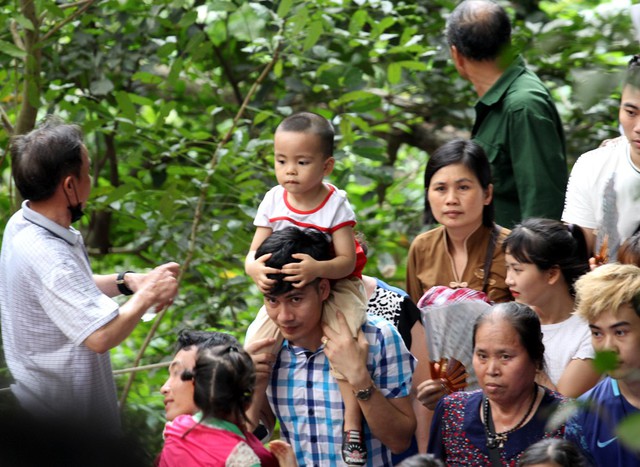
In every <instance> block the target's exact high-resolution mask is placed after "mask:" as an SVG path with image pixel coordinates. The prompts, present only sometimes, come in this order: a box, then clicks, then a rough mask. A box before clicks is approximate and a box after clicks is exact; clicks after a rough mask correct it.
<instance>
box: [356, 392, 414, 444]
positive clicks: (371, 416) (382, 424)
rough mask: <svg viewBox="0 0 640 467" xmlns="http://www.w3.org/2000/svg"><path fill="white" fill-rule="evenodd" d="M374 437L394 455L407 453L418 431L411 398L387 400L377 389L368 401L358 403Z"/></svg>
mask: <svg viewBox="0 0 640 467" xmlns="http://www.w3.org/2000/svg"><path fill="white" fill-rule="evenodd" d="M358 402H359V404H360V409H361V410H362V414H363V415H364V418H365V420H366V421H367V425H369V429H370V430H371V433H372V434H373V436H374V437H375V438H377V439H379V440H380V442H381V443H382V444H384V445H385V446H387V447H388V448H389V449H391V451H392V452H393V453H396V454H398V453H401V452H403V451H405V450H406V449H407V448H408V447H409V445H410V444H411V437H412V436H413V434H414V433H415V431H416V418H415V415H414V413H413V407H412V405H411V399H410V397H409V396H407V397H401V398H397V399H387V398H386V397H384V395H383V394H382V393H381V392H380V390H378V389H375V390H374V391H373V393H372V394H371V398H370V399H369V400H367V401H358Z"/></svg>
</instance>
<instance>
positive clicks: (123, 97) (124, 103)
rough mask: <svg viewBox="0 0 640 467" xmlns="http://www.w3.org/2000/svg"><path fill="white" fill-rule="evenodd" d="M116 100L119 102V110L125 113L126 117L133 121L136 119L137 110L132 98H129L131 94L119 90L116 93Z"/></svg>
mask: <svg viewBox="0 0 640 467" xmlns="http://www.w3.org/2000/svg"><path fill="white" fill-rule="evenodd" d="M115 97H116V102H117V103H118V110H119V111H120V112H121V113H122V115H124V116H125V117H126V118H128V119H129V120H131V121H132V122H135V121H136V115H137V113H138V112H137V111H136V108H135V106H134V105H133V103H132V102H131V99H129V94H127V93H126V92H124V91H117V92H116V93H115Z"/></svg>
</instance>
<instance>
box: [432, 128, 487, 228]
mask: <svg viewBox="0 0 640 467" xmlns="http://www.w3.org/2000/svg"><path fill="white" fill-rule="evenodd" d="M452 164H462V165H464V166H465V167H466V168H468V169H469V170H471V172H473V173H474V175H475V176H476V178H477V179H478V181H479V182H480V186H481V187H482V189H483V190H487V189H489V185H490V184H491V166H490V165H489V159H487V155H486V154H485V152H484V149H482V146H480V145H479V144H478V143H476V142H475V141H471V140H466V139H454V140H453V141H449V142H448V143H446V144H443V145H442V146H440V147H439V148H438V149H437V150H436V151H435V152H434V153H433V154H431V156H430V157H429V162H427V167H426V168H425V171H424V193H425V197H424V223H425V224H434V223H436V219H435V217H434V216H433V212H432V211H431V206H430V205H429V185H430V184H431V179H432V178H433V176H434V175H435V173H436V172H437V171H438V170H440V169H441V168H443V167H446V166H448V165H452ZM494 220H495V208H494V206H493V199H492V200H491V202H490V203H489V204H487V205H485V206H484V208H483V210H482V224H483V225H484V226H486V227H493V222H494Z"/></svg>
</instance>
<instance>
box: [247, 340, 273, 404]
mask: <svg viewBox="0 0 640 467" xmlns="http://www.w3.org/2000/svg"><path fill="white" fill-rule="evenodd" d="M275 342H276V340H275V339H274V338H273V337H267V338H265V339H258V340H256V341H254V342H251V343H250V344H248V345H247V346H246V347H245V350H246V351H247V353H248V354H249V355H250V356H251V359H252V360H253V365H254V366H255V368H256V392H257V391H258V389H260V390H261V391H262V392H264V390H265V389H266V387H267V385H268V384H269V377H270V376H271V370H273V363H274V362H275V361H276V356H275V354H273V353H272V352H271V351H270V350H271V348H272V347H273V344H275Z"/></svg>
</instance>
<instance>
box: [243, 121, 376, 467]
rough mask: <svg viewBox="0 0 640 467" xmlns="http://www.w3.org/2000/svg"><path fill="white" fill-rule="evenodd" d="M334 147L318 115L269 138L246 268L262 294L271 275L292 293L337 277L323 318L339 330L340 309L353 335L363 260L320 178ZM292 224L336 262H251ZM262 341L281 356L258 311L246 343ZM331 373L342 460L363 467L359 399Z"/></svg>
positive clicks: (344, 213)
mask: <svg viewBox="0 0 640 467" xmlns="http://www.w3.org/2000/svg"><path fill="white" fill-rule="evenodd" d="M333 146H334V129H333V126H332V125H331V123H330V122H329V121H328V120H327V119H326V118H324V117H322V116H320V115H317V114H315V113H311V112H300V113H296V114H294V115H291V116H289V117H287V118H285V119H284V120H283V121H282V122H281V123H280V125H278V127H277V129H276V132H275V135H274V152H275V173H276V179H277V181H278V185H277V186H275V187H274V188H272V189H271V190H270V191H269V192H268V193H267V194H266V195H265V197H264V199H263V200H262V203H260V206H259V208H258V213H257V215H256V218H255V220H254V225H255V226H256V231H255V234H254V237H253V241H252V242H251V247H250V251H249V253H248V255H247V257H246V260H245V271H246V273H247V274H248V275H249V276H251V278H252V279H253V281H254V282H255V283H256V284H257V286H258V287H259V289H260V291H261V292H262V293H265V294H268V293H269V291H270V289H271V287H272V286H273V285H274V284H275V283H276V281H275V280H274V279H272V278H270V276H271V275H274V274H282V275H285V276H286V278H285V279H284V280H285V281H290V282H294V283H295V285H294V287H296V288H301V287H304V286H306V285H307V284H309V283H312V282H313V281H315V280H316V279H317V278H326V279H332V280H336V283H335V284H334V286H333V287H332V295H331V297H330V298H329V299H328V300H327V302H326V303H325V305H324V309H323V320H324V322H325V323H326V324H328V325H329V326H330V327H331V328H332V329H334V330H337V329H339V327H338V325H337V321H336V312H337V311H338V310H340V311H341V312H342V313H344V315H345V317H346V319H347V321H348V323H349V327H350V329H351V332H352V333H353V336H354V337H355V336H357V333H358V330H359V329H360V327H361V326H362V324H363V323H364V320H365V316H366V304H367V299H366V296H365V293H364V287H363V284H362V279H361V277H362V269H363V268H364V265H365V263H366V256H365V254H364V252H363V251H362V248H361V247H360V246H359V245H358V243H357V242H356V240H355V235H354V230H353V227H354V226H355V224H356V217H355V213H354V211H353V209H352V208H351V205H350V204H349V201H348V200H347V196H346V193H345V192H344V191H342V190H339V189H337V188H336V187H335V186H333V185H331V184H329V183H326V182H325V181H324V177H326V176H328V175H330V174H331V172H332V171H333V167H334V163H335V160H334V158H333ZM291 226H294V227H297V228H300V229H315V230H318V231H320V232H322V233H324V234H325V235H327V237H328V238H330V239H331V241H332V244H333V250H334V253H335V255H334V257H333V258H332V259H330V260H327V261H316V260H314V259H313V258H311V257H309V256H308V255H304V254H297V255H293V257H294V258H295V259H296V260H297V262H295V263H290V264H286V265H284V266H283V267H282V269H279V270H278V269H274V268H270V267H267V266H266V265H265V262H266V261H267V260H268V259H269V257H270V255H264V256H262V257H260V258H256V257H255V253H256V250H257V249H258V247H259V246H260V245H261V244H262V242H263V241H264V240H265V239H266V238H267V237H269V236H270V235H271V234H272V233H273V232H274V231H278V230H282V229H284V228H287V227H291ZM265 337H275V338H276V344H275V346H274V353H277V352H279V350H280V348H281V347H282V342H283V337H282V335H281V334H280V332H279V331H278V327H277V326H276V324H275V323H273V321H271V319H270V318H269V316H268V315H267V312H266V310H265V308H264V307H262V308H261V309H260V311H259V312H258V315H257V316H256V319H255V321H254V323H252V325H251V327H250V328H249V331H248V332H247V339H246V343H248V342H253V341H256V340H258V339H262V338H265ZM246 343H245V344H246ZM323 345H324V344H323ZM332 374H333V376H334V377H335V378H336V380H337V382H338V386H339V388H340V393H341V395H342V399H343V402H344V406H345V416H344V428H343V431H344V436H343V446H342V454H343V458H344V460H345V462H346V463H347V464H348V465H364V464H365V463H366V457H367V451H366V446H365V444H364V436H363V434H362V413H361V411H360V407H359V405H358V401H357V400H356V397H355V395H354V393H353V388H351V387H350V385H349V383H348V382H347V381H346V380H345V379H344V377H343V376H342V375H340V374H338V373H336V372H332Z"/></svg>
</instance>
